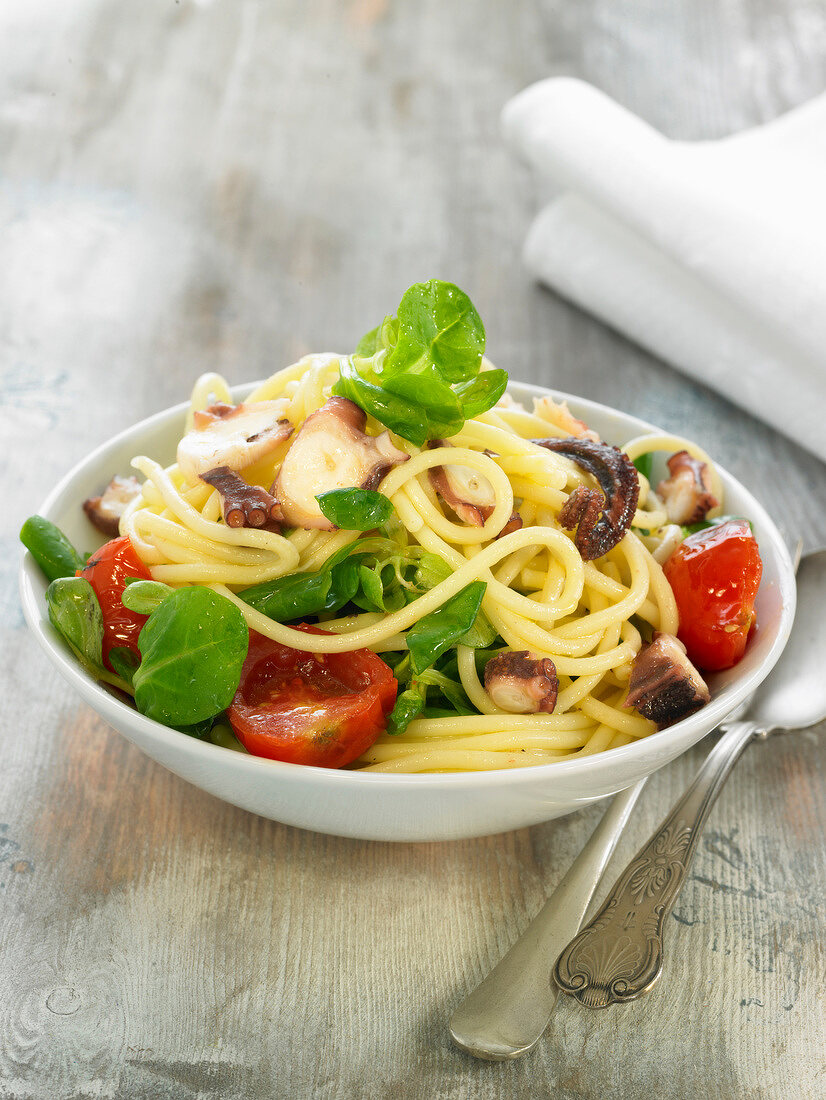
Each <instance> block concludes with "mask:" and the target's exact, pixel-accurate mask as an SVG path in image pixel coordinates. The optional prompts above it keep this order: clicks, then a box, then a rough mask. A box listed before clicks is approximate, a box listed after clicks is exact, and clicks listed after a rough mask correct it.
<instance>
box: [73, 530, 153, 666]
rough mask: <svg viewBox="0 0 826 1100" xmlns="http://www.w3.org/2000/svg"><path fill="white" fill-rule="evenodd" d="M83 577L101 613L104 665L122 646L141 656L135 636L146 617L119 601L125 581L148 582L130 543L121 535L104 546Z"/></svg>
mask: <svg viewBox="0 0 826 1100" xmlns="http://www.w3.org/2000/svg"><path fill="white" fill-rule="evenodd" d="M77 575H78V576H79V577H85V578H86V580H87V581H88V582H89V584H91V586H92V588H94V590H95V595H96V596H97V598H98V603H99V604H100V609H101V611H102V612H103V663H104V664H105V665H106V667H107V668H110V669H111V668H112V666H111V665H110V664H109V650H110V649H114V648H115V647H116V646H125V647H126V648H127V649H132V650H134V651H135V653H137V654H138V655H139V656H140V651H139V649H138V635H139V634H140V632H141V630H142V629H143V625H144V623H145V622H146V619H147V616H146V615H138V613H137V612H136V611H130V610H129V608H128V607H124V606H123V604H122V603H121V601H120V598H121V594H122V592H123V590H124V588H125V587H126V579H127V577H140V578H141V579H142V580H146V581H149V580H151V579H152V576H151V574H150V572H149V570H148V569H147V568H146V566H145V565H144V564H143V562H142V561H141V559H140V558H139V557H138V555H137V554H136V553H135V549H134V547H133V546H132V543H131V542H130V541H129V539H128V538H127V537H126V536H125V535H123V536H121V538H118V539H112V540H111V542H107V543H105V544H104V545H103V546H101V548H100V550H96V551H95V553H94V554H92V556H91V557H90V558H89V560H88V562H87V563H86V565H85V566H84V567H83V569H79V570H78V572H77Z"/></svg>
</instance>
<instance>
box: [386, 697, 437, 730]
mask: <svg viewBox="0 0 826 1100" xmlns="http://www.w3.org/2000/svg"><path fill="white" fill-rule="evenodd" d="M426 691H427V689H426V688H425V687H424V686H422V687H419V686H417V685H414V686H413V687H411V688H408V689H407V690H406V691H402V692H401V693H400V694H399V695H398V696H397V698H396V705H395V706H394V707H393V709H392V710H391V712H390V715H389V717H388V719H387V732H388V733H389V734H391V735H392V736H394V737H397V736H398V735H399V734H401V733H404V731H405V730H406V729H407V727H408V726H409V725H410V723H411V722H412V721H413V719H414V718H416V717H417V716H418V715H419V714H421V712H422V710H423V709H424V705H425V698H426Z"/></svg>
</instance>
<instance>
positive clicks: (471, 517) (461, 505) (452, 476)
mask: <svg viewBox="0 0 826 1100" xmlns="http://www.w3.org/2000/svg"><path fill="white" fill-rule="evenodd" d="M450 446H451V444H450V443H448V442H447V441H446V440H444V439H431V440H430V442H429V443H428V447H429V448H431V449H435V448H437V447H450ZM484 453H485V454H486V455H488V457H494V455H493V451H485V452H484ZM427 473H428V477H429V478H430V484H431V485H432V486H433V488H434V489H435V491H436V492H437V493H438V494H439V496H440V497H441V498H442V500H443V501H444V502H445V504H449V505H450V507H451V508H452V509H453V511H454V512H455V513H456V515H457V516H458V517H459V519H460V520H462V521H463V522H464V523H467V524H469V525H470V526H471V527H484V525H485V522H486V521H487V519H488V517H489V516H490V515H491V513H492V512H493V509H494V508H495V507H496V496H495V494H494V492H493V486H492V485H491V483H490V482H489V481H488V480H487V478H486V477H483V476H482V474H480V473H479V472H478V471H477V470H472V469H471V468H470V467H469V466H453V465H445V466H434V467H431V468H430V469H429V470H428V471H427ZM521 526H522V517H521V516H520V515H519V513H518V512H512V513H511V517H510V519H509V520H508V522H507V523H506V524H505V526H504V527H503V528H502V530H501V531H500V532H499V534H498V535H497V536H496V537H497V538H502V536H503V535H509V534H510V533H511V532H512V531H518V530H519V529H520V527H521Z"/></svg>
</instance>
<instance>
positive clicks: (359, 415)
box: [273, 397, 410, 531]
mask: <svg viewBox="0 0 826 1100" xmlns="http://www.w3.org/2000/svg"><path fill="white" fill-rule="evenodd" d="M366 423H367V414H366V413H365V412H364V411H363V410H362V409H360V408H359V407H358V405H356V403H355V402H354V401H350V399H349V398H347V397H331V398H330V399H329V400H328V401H327V402H326V403H325V404H324V405H322V407H321V408H320V409H318V411H317V412H314V413H312V414H311V415H310V416H308V417H307V419H306V420H305V421H304V423H303V424H302V426H301V429H300V430H299V432H298V434H297V435H296V437H295V439H294V440H293V442H292V444H291V445H290V449H289V451H287V454H286V457H285V458H284V462H283V463H282V465H281V470H280V471H279V474H278V477H277V478H276V481H275V485H274V487H273V492H274V494H275V496H276V498H277V500H278V503H279V504H280V506H281V512H282V514H283V517H284V520H285V521H286V523H287V524H288V525H289V526H290V527H303V528H304V530H306V531H313V530H319V531H334V530H335V529H336V528H335V524H333V523H331V522H330V521H329V520H328V519H327V518H326V516H324V515H323V514H322V512H321V509H320V508H319V506H318V501H317V500H316V496H319V495H320V494H321V493H328V492H330V491H331V490H332V489H351V488H356V489H375V488H376V487H377V486H378V484H379V482H380V481H381V480H382V478H383V477H384V476H385V474H386V473H387V472H388V471H389V470H391V469H392V468H393V467H394V466H398V465H399V463H401V462H407V460H408V458H409V457H410V456H409V455H407V454H405V453H404V451H400V450H398V448H397V447H395V446H394V445H393V443H392V441H391V439H390V433H389V432H382V433H381V435H377V436H372V435H367V434H366V432H365V431H364V426H365V424H366Z"/></svg>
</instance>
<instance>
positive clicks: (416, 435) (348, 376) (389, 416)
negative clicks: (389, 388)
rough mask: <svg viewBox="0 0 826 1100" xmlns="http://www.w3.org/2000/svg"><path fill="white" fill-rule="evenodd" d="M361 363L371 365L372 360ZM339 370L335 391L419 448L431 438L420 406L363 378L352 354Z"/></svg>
mask: <svg viewBox="0 0 826 1100" xmlns="http://www.w3.org/2000/svg"><path fill="white" fill-rule="evenodd" d="M361 362H362V363H365V364H366V365H367V366H368V367H369V364H370V360H361ZM339 371H340V373H339V380H338V382H336V384H335V385H334V386H333V393H334V394H336V395H337V396H339V397H349V398H350V400H351V401H354V402H355V403H356V404H357V405H358V406H359V408H361V409H364V411H365V412H366V413H369V415H370V416H373V417H375V419H376V420H378V421H379V422H380V423H382V424H385V425H386V426H387V427H388V428H390V430H391V431H393V432H395V433H396V435H400V436H401V437H402V439H407V440H409V441H410V442H411V443H415V444H416V446H417V447H421V446H423V445H424V443H425V441H426V440H427V438H428V434H427V431H428V424H427V417H426V416H425V415H424V412H423V411H422V410H421V409H418V408H417V407H416V406H415V405H414V406H411V404H410V402H408V401H405V400H404V399H403V398H401V397H398V396H396V395H395V394H393V393H389V392H385V390H384V389H383V388H382V387H381V386H380V385H378V384H377V383H376V382H375V381H373V380H372V379H370V378H365V377H363V376H362V374H360V373H359V370H358V369H357V368H356V365H355V363H354V361H353V358H352V357H349V358H346V359H342V361H341V366H340V368H339ZM371 373H372V372H371Z"/></svg>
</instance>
